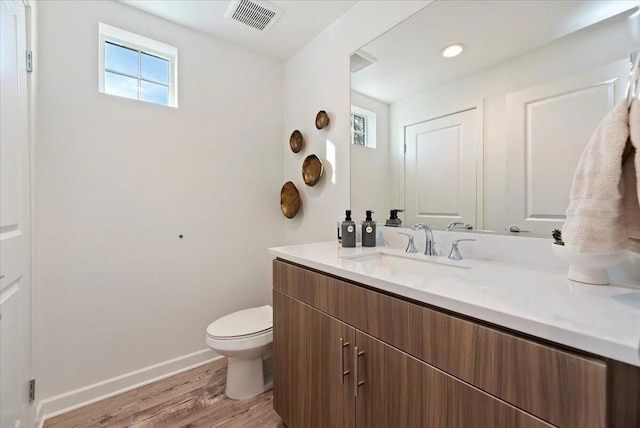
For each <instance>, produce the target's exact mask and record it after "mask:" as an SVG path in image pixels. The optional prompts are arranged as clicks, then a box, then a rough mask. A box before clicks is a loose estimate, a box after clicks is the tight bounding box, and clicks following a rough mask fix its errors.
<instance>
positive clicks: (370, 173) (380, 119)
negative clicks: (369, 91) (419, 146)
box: [351, 91, 393, 224]
mask: <svg viewBox="0 0 640 428" xmlns="http://www.w3.org/2000/svg"><path fill="white" fill-rule="evenodd" d="M351 105H352V106H356V107H360V108H362V109H365V110H368V111H370V112H373V113H375V114H376V147H375V148H373V147H365V146H359V145H355V144H351V209H352V210H353V219H354V220H355V221H360V220H364V218H365V211H366V210H372V211H374V212H375V213H376V214H375V215H374V216H373V218H374V219H375V220H376V221H378V223H383V224H384V222H385V220H386V219H387V218H388V215H389V210H390V209H391V208H393V207H391V206H390V205H389V204H390V201H389V199H390V195H391V189H390V188H389V178H390V177H389V155H390V153H389V104H387V103H383V102H380V101H378V100H374V99H373V98H370V97H368V96H366V95H363V94H361V93H359V92H355V91H351Z"/></svg>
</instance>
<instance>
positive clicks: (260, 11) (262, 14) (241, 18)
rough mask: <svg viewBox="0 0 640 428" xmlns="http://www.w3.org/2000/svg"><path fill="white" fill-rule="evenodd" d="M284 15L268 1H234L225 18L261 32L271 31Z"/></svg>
mask: <svg viewBox="0 0 640 428" xmlns="http://www.w3.org/2000/svg"><path fill="white" fill-rule="evenodd" d="M280 15H282V9H280V8H279V7H277V6H275V5H273V4H271V3H269V2H268V1H251V0H233V1H232V2H231V4H229V7H228V8H227V11H226V12H225V13H224V17H225V18H227V19H230V20H232V21H237V22H240V23H242V24H244V25H248V26H249V27H252V28H255V29H256V30H260V31H269V29H270V28H271V27H272V26H273V24H275V23H276V21H277V20H278V18H280Z"/></svg>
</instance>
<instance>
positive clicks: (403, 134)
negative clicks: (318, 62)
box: [351, 0, 640, 236]
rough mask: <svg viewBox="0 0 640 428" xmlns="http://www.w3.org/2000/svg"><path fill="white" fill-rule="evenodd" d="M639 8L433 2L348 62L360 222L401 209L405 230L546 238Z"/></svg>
mask: <svg viewBox="0 0 640 428" xmlns="http://www.w3.org/2000/svg"><path fill="white" fill-rule="evenodd" d="M639 6H640V2H639V1H611V0H605V1H540V0H534V1H517V2H516V1H513V2H505V1H482V2H478V1H455V2H452V1H436V2H433V3H431V4H429V5H428V6H427V7H425V8H424V9H422V10H421V11H419V12H418V13H416V14H415V15H413V16H411V17H410V18H408V19H407V20H405V21H404V22H402V23H400V24H399V25H397V26H396V27H394V28H392V29H391V30H389V31H387V32H386V33H384V34H382V35H381V36H380V37H378V38H377V39H375V40H373V41H371V42H370V43H368V44H367V45H365V46H363V47H362V48H360V49H359V50H358V51H356V52H354V53H353V54H352V56H351V106H352V107H351V123H352V135H351V140H352V145H351V209H352V211H353V213H354V217H355V218H356V219H358V220H360V219H361V218H364V212H365V210H368V209H371V210H373V211H375V212H376V213H377V214H376V216H375V217H376V219H377V220H378V222H379V223H380V224H384V223H385V219H387V218H389V210H391V209H394V208H401V209H405V210H406V211H405V212H404V213H403V215H400V218H401V219H402V220H403V224H402V225H403V226H408V225H411V224H414V223H418V222H421V223H427V224H429V225H430V226H432V227H433V228H434V229H444V228H445V227H446V226H447V225H448V224H449V223H451V222H461V223H463V224H465V223H468V224H471V225H473V227H474V229H475V230H486V231H494V232H505V231H507V232H508V231H509V229H510V227H511V226H517V227H518V228H519V230H520V231H522V232H529V233H528V234H527V235H533V234H544V235H545V236H550V232H551V230H552V229H554V228H560V227H561V225H562V222H563V220H564V213H565V210H566V207H567V206H568V202H569V189H570V186H571V182H572V179H573V173H574V170H575V168H576V166H577V163H578V159H579V157H580V155H581V153H582V150H583V149H584V147H585V146H586V144H587V142H588V141H589V138H590V136H591V134H592V133H593V131H594V130H595V129H596V127H597V125H598V123H599V122H600V120H601V119H602V118H603V116H604V115H605V114H606V113H607V112H608V111H609V110H610V109H611V108H613V106H614V105H615V104H616V103H617V102H619V101H620V100H622V99H623V98H624V97H625V90H626V85H627V82H628V77H629V57H630V55H631V54H632V53H633V52H636V51H639V50H640V8H639ZM454 44H461V45H462V49H463V50H462V52H461V53H460V54H459V55H457V56H453V57H445V56H444V55H443V54H444V53H445V51H444V48H445V47H447V46H450V45H454ZM451 49H454V50H455V49H456V47H455V46H454V47H453V48H451ZM457 49H458V50H460V49H459V48H457ZM454 53H455V52H454Z"/></svg>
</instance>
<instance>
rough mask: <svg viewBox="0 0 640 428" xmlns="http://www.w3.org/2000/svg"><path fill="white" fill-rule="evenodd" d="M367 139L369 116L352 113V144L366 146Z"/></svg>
mask: <svg viewBox="0 0 640 428" xmlns="http://www.w3.org/2000/svg"><path fill="white" fill-rule="evenodd" d="M366 141H367V118H366V117H364V116H359V115H357V114H353V113H352V114H351V144H356V145H358V146H364V145H365V142H366Z"/></svg>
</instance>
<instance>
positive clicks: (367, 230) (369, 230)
mask: <svg viewBox="0 0 640 428" xmlns="http://www.w3.org/2000/svg"><path fill="white" fill-rule="evenodd" d="M372 213H373V211H370V210H367V218H366V219H365V220H364V221H363V222H362V246H363V247H375V246H376V222H375V221H373V219H372V218H371V214H372Z"/></svg>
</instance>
